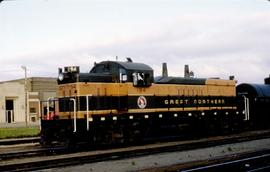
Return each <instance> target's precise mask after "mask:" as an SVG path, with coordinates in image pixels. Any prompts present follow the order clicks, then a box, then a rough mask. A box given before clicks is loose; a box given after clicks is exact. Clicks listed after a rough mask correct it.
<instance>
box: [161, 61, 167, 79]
mask: <svg viewBox="0 0 270 172" xmlns="http://www.w3.org/2000/svg"><path fill="white" fill-rule="evenodd" d="M162 76H163V77H168V69H167V63H162Z"/></svg>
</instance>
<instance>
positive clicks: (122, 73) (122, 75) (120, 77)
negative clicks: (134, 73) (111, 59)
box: [119, 68, 127, 82]
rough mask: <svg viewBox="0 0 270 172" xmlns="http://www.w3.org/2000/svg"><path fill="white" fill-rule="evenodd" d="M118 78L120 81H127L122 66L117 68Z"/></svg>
mask: <svg viewBox="0 0 270 172" xmlns="http://www.w3.org/2000/svg"><path fill="white" fill-rule="evenodd" d="M119 80H120V82H126V81H127V72H126V70H125V69H122V68H120V69H119Z"/></svg>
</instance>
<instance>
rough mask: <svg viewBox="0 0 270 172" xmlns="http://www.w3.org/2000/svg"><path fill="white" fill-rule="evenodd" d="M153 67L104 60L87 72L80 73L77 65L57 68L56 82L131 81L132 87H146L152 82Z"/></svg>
mask: <svg viewBox="0 0 270 172" xmlns="http://www.w3.org/2000/svg"><path fill="white" fill-rule="evenodd" d="M153 75H154V74H153V69H152V68H151V67H149V66H148V65H145V64H142V63H133V62H118V61H104V62H101V63H98V64H96V63H95V65H94V67H93V68H92V69H91V70H90V72H89V73H80V69H79V67H78V66H70V67H65V68H64V72H62V69H59V77H58V84H66V83H74V82H85V83H87V82H107V83H125V82H131V83H133V86H134V87H148V86H151V85H152V83H153V82H154V77H153Z"/></svg>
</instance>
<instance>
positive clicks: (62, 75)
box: [58, 73, 64, 81]
mask: <svg viewBox="0 0 270 172" xmlns="http://www.w3.org/2000/svg"><path fill="white" fill-rule="evenodd" d="M58 79H59V81H63V79H64V74H63V73H59V75H58Z"/></svg>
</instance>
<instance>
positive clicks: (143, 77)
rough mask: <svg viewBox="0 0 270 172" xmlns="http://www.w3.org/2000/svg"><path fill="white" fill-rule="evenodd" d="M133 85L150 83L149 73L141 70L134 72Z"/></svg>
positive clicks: (138, 85)
mask: <svg viewBox="0 0 270 172" xmlns="http://www.w3.org/2000/svg"><path fill="white" fill-rule="evenodd" d="M132 77H133V85H134V86H135V87H147V86H150V85H151V82H150V75H149V74H147V73H143V72H134V73H133V74H132Z"/></svg>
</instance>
